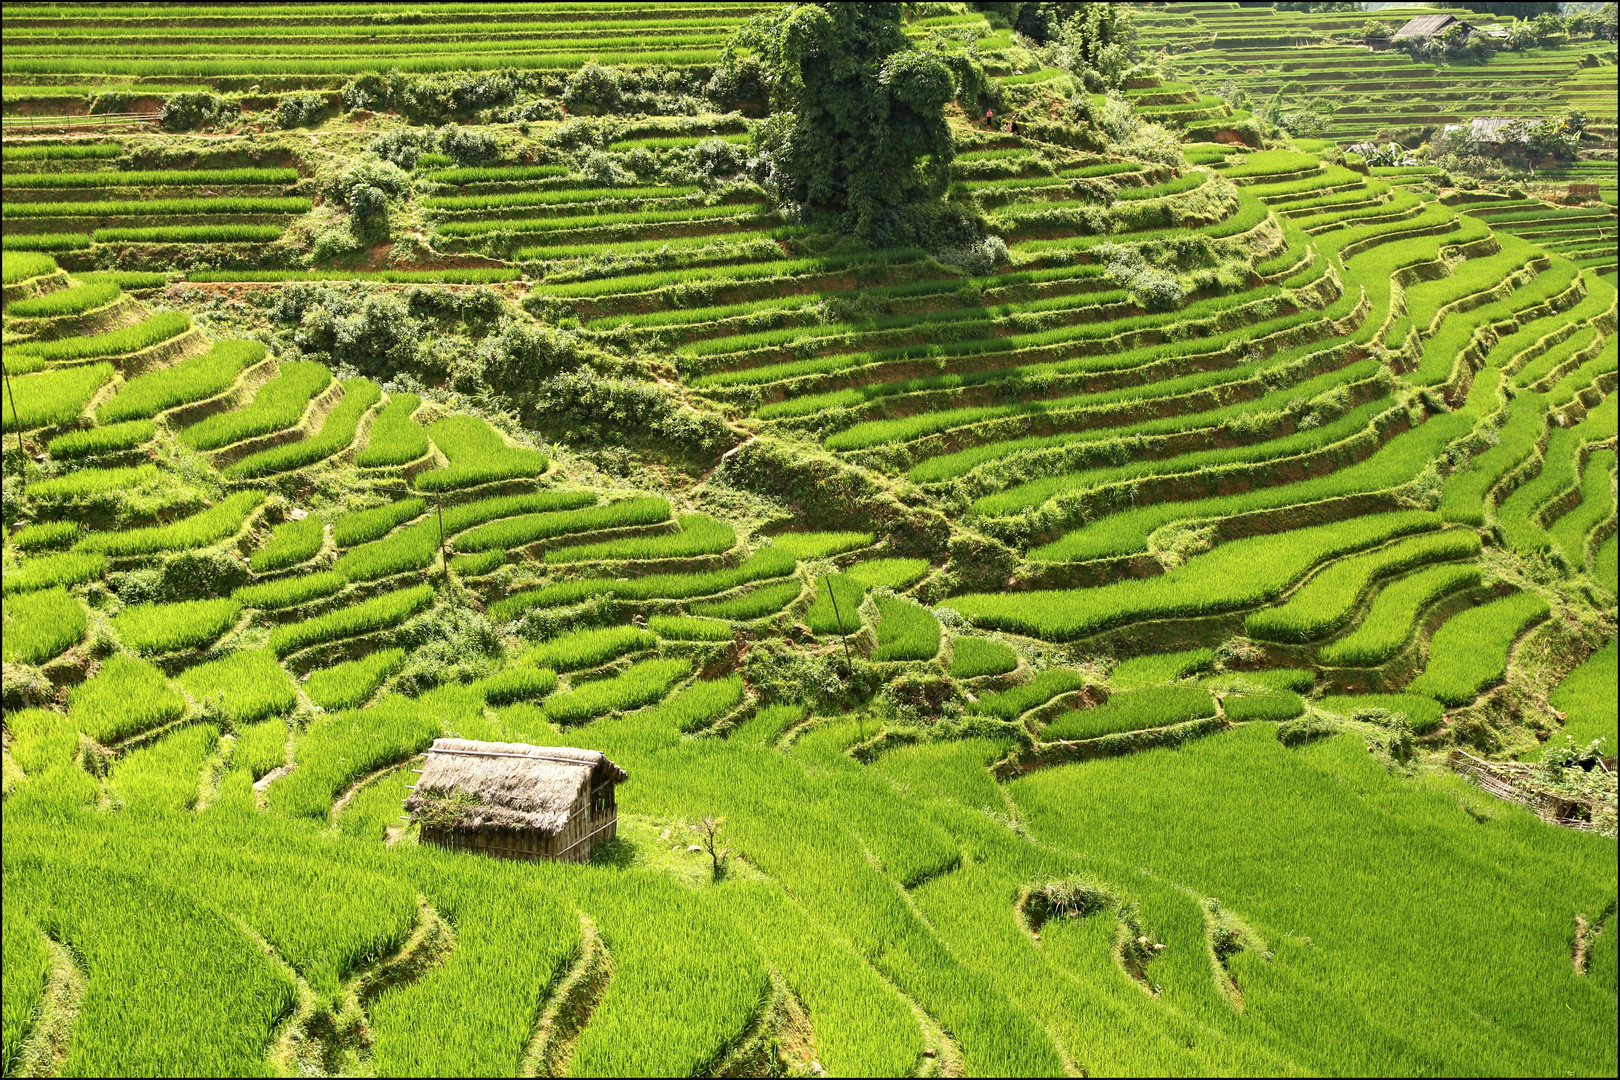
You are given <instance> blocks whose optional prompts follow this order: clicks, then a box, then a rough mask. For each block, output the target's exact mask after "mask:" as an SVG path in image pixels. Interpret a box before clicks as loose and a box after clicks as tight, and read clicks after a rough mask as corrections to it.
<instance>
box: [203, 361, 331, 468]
mask: <svg viewBox="0 0 1620 1080" xmlns="http://www.w3.org/2000/svg"><path fill="white" fill-rule="evenodd" d="M331 381H332V373H331V372H330V371H328V370H327V368H326V365H325V364H317V363H314V362H313V361H309V360H291V361H288V362H286V363H284V364H282V365H281V369H280V371H279V372H278V373H277V375H276V377H275V378H274V379H271V380H270V381H269V382H267V383H265V384H264V385H263V386H261V387H259V392H258V393H256V394H254V395H253V401H252V402H251V403H249V404H248V405H247V407H246V408H242V409H237V410H235V411H234V412H224V413H216V414H215V415H213V416H210V417H208V418H207V419H205V420H200V421H198V422H197V423H195V424H192V425H191V426H190V427H188V428H185V429H183V430H182V431H181V432H180V441H181V442H183V443H185V444H186V445H187V446H189V447H191V448H192V449H193V450H218V449H219V448H220V447H222V446H229V445H231V444H232V443H238V442H241V441H242V440H244V439H251V438H254V437H256V436H259V435H269V434H270V433H271V432H275V431H284V430H286V429H287V428H290V427H292V426H293V425H294V424H296V423H298V421H299V420H300V419H302V417H303V415H304V410H305V409H307V408H308V407H309V403H310V401H311V400H312V399H313V398H314V397H315V396H316V395H317V394H319V393H320V392H321V391H323V390H325V389H326V387H327V385H328V384H330V383H331Z"/></svg>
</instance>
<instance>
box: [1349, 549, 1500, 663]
mask: <svg viewBox="0 0 1620 1080" xmlns="http://www.w3.org/2000/svg"><path fill="white" fill-rule="evenodd" d="M1479 581H1480V576H1479V568H1478V567H1477V566H1432V567H1429V568H1428V569H1426V570H1419V571H1418V572H1417V573H1415V574H1408V575H1407V576H1405V577H1402V578H1398V579H1397V580H1395V581H1392V582H1390V583H1389V584H1388V585H1385V586H1384V587H1383V589H1382V590H1380V591H1379V593H1378V595H1377V596H1375V597H1373V602H1372V604H1371V605H1369V606H1368V608H1367V615H1366V617H1365V618H1364V619H1362V621H1361V625H1360V626H1358V627H1356V628H1355V629H1354V630H1353V631H1351V632H1350V633H1348V634H1346V635H1345V636H1344V637H1342V638H1339V639H1338V640H1337V641H1330V642H1328V643H1327V644H1326V645H1323V646H1322V649H1321V651H1320V652H1319V653H1318V654H1317V656H1318V657H1319V658H1320V659H1321V661H1322V663H1324V664H1330V665H1334V666H1342V667H1371V666H1373V665H1375V664H1381V663H1383V662H1384V661H1385V660H1388V659H1389V658H1390V657H1392V656H1394V655H1395V654H1396V653H1397V652H1399V651H1400V649H1401V647H1402V646H1403V645H1405V644H1406V643H1407V642H1408V641H1410V640H1411V638H1412V633H1413V630H1414V629H1415V627H1416V625H1417V620H1418V616H1419V614H1421V613H1422V611H1423V610H1424V609H1425V608H1427V607H1428V606H1429V605H1430V604H1432V603H1434V602H1435V601H1436V600H1439V599H1440V598H1441V597H1444V596H1449V595H1451V594H1452V593H1455V592H1460V591H1462V590H1463V589H1471V588H1474V587H1475V586H1477V585H1478V584H1479Z"/></svg>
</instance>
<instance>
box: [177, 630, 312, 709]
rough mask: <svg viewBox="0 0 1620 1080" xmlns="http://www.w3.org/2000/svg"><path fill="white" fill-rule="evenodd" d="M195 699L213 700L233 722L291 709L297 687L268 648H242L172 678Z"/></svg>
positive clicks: (293, 704) (294, 702)
mask: <svg viewBox="0 0 1620 1080" xmlns="http://www.w3.org/2000/svg"><path fill="white" fill-rule="evenodd" d="M175 681H176V682H178V683H179V684H180V685H181V686H182V687H184V688H185V691H186V693H188V694H190V695H191V696H192V698H193V699H195V700H196V701H198V702H209V701H211V702H214V703H215V704H216V705H217V707H218V709H219V716H220V718H221V719H223V720H225V721H226V722H228V723H230V724H234V725H238V726H240V725H242V724H251V723H254V722H255V721H259V720H263V719H264V718H265V717H267V716H277V715H280V714H283V713H289V712H291V711H292V709H293V706H295V705H296V704H298V687H297V686H296V685H294V683H293V681H292V676H290V675H288V674H287V673H286V672H285V671H283V670H282V667H281V665H280V664H278V663H276V658H275V657H274V656H272V655H271V653H270V650H268V649H244V650H242V651H240V652H234V653H231V654H230V655H229V656H227V657H224V658H223V659H220V660H210V661H209V662H208V663H206V664H198V665H196V666H195V667H189V668H187V669H186V670H184V671H182V672H181V673H180V674H179V676H178V677H177V678H176V680H175Z"/></svg>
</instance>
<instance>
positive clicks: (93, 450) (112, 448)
mask: <svg viewBox="0 0 1620 1080" xmlns="http://www.w3.org/2000/svg"><path fill="white" fill-rule="evenodd" d="M156 434H157V425H155V424H153V423H152V421H150V420H126V421H124V422H123V423H121V424H108V425H106V426H105V427H95V428H83V429H80V430H78V431H69V432H66V433H65V434H62V435H58V436H57V437H56V438H54V439H52V440H51V442H50V446H49V447H48V448H47V449H48V450H49V452H50V455H51V457H55V458H78V457H96V456H98V455H100V454H115V453H117V452H119V451H120V450H131V449H134V448H135V447H137V446H140V445H141V444H142V443H147V442H151V441H152V438H153V436H155V435H156Z"/></svg>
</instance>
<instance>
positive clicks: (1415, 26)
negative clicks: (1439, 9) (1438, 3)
mask: <svg viewBox="0 0 1620 1080" xmlns="http://www.w3.org/2000/svg"><path fill="white" fill-rule="evenodd" d="M1454 23H1462V20H1461V19H1459V18H1457V16H1455V15H1419V16H1417V17H1416V18H1414V19H1410V20H1408V21H1407V23H1406V25H1405V26H1403V27H1401V28H1400V29H1399V30H1397V31H1395V38H1396V39H1397V40H1398V39H1400V38H1432V37H1434V35H1436V34H1438V33H1439V32H1440V31H1442V30H1445V29H1447V28H1448V27H1450V26H1451V25H1452V24H1454ZM1463 25H1464V26H1467V25H1468V24H1467V23H1463Z"/></svg>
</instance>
